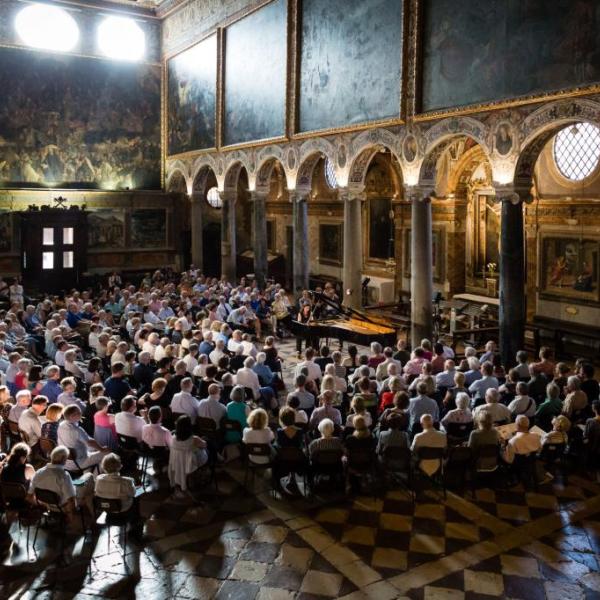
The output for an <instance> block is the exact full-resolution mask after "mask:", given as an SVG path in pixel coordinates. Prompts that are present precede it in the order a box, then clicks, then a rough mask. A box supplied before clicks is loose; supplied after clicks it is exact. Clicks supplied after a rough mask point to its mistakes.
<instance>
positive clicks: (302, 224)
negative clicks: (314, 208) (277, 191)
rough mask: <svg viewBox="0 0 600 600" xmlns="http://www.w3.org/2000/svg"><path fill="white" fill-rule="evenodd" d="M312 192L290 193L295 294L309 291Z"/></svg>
mask: <svg viewBox="0 0 600 600" xmlns="http://www.w3.org/2000/svg"><path fill="white" fill-rule="evenodd" d="M309 194H310V192H290V202H291V203H292V221H293V223H292V224H293V230H294V252H293V256H294V265H293V275H294V286H293V290H294V293H295V294H297V293H298V292H299V291H301V290H305V289H308V269H309V264H308V262H309V261H308V198H309Z"/></svg>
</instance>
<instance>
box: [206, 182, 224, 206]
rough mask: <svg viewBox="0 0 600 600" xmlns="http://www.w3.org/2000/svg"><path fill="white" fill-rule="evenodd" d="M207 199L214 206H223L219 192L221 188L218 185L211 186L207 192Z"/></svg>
mask: <svg viewBox="0 0 600 600" xmlns="http://www.w3.org/2000/svg"><path fill="white" fill-rule="evenodd" d="M206 201H207V202H208V203H209V204H210V205H211V206H212V207H213V208H221V206H223V202H222V200H221V195H220V194H219V190H218V189H217V188H216V187H211V188H210V190H208V192H207V193H206Z"/></svg>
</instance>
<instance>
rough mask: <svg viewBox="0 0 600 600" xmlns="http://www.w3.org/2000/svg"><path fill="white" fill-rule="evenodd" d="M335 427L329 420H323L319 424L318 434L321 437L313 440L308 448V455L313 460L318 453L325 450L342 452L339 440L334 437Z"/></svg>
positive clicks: (342, 447)
mask: <svg viewBox="0 0 600 600" xmlns="http://www.w3.org/2000/svg"><path fill="white" fill-rule="evenodd" d="M334 431H335V425H334V423H333V421H332V420H331V419H323V420H322V421H320V422H319V433H320V434H321V437H320V438H318V439H316V440H313V441H312V442H311V443H310V445H309V446H308V454H309V456H310V458H311V459H314V458H315V456H317V455H318V454H319V452H323V451H326V450H339V451H341V452H343V451H344V446H343V444H342V440H340V438H337V437H334V435H333V433H334Z"/></svg>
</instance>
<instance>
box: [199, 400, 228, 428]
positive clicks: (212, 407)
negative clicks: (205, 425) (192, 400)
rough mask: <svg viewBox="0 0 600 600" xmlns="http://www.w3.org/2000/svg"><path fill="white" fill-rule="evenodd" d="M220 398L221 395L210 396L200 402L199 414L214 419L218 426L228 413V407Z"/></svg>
mask: <svg viewBox="0 0 600 600" xmlns="http://www.w3.org/2000/svg"><path fill="white" fill-rule="evenodd" d="M219 398H220V396H208V398H204V400H200V403H199V404H198V416H199V417H203V418H205V419H212V420H213V421H214V422H215V423H216V425H217V428H218V427H219V425H220V424H221V419H222V418H223V417H225V416H226V415H227V408H226V407H225V406H223V405H222V404H221V403H220V402H219Z"/></svg>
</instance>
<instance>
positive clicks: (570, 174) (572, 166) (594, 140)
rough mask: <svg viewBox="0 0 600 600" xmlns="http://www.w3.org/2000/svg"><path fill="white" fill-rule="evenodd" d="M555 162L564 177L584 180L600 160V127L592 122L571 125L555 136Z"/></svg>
mask: <svg viewBox="0 0 600 600" xmlns="http://www.w3.org/2000/svg"><path fill="white" fill-rule="evenodd" d="M554 162H555V163H556V166H557V168H558V170H559V171H560V173H561V175H562V176H563V177H566V178H567V179H570V180H571V181H582V180H583V179H585V178H586V177H589V176H590V175H591V174H592V173H593V172H594V171H595V170H596V167H597V166H598V163H599V162H600V129H598V127H596V126H595V125H592V124H591V123H577V124H576V125H569V126H568V127H566V128H565V129H563V130H562V131H559V132H558V133H557V134H556V137H555V138H554Z"/></svg>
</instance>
